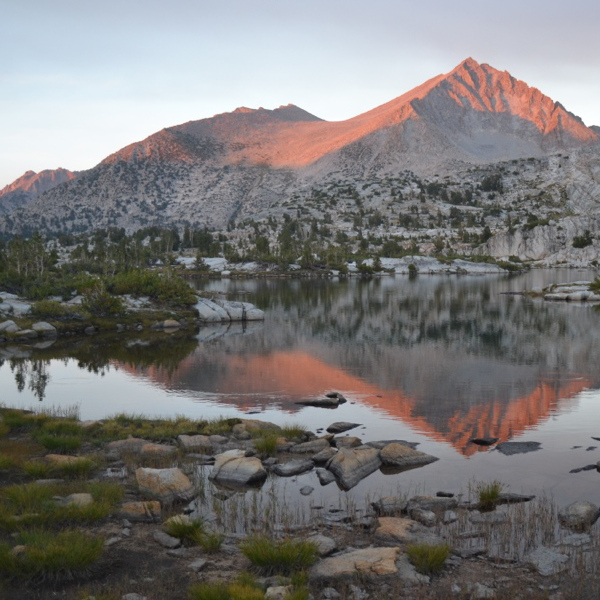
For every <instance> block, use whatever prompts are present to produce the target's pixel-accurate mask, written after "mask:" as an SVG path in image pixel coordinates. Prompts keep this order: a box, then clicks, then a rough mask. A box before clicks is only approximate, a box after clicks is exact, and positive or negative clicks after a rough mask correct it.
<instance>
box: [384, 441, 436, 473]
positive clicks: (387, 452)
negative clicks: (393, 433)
mask: <svg viewBox="0 0 600 600" xmlns="http://www.w3.org/2000/svg"><path fill="white" fill-rule="evenodd" d="M380 457H381V462H382V463H383V464H384V465H385V466H390V467H400V468H401V467H407V468H411V467H417V466H422V465H428V464H430V463H432V462H435V461H436V460H438V459H437V458H436V457H435V456H431V455H430V454H425V452H420V451H419V450H414V449H413V448H409V447H408V446H405V445H404V444H398V443H395V442H394V443H391V444H387V445H386V446H384V447H383V448H382V449H381V451H380Z"/></svg>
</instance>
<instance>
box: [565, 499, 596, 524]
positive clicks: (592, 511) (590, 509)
mask: <svg viewBox="0 0 600 600" xmlns="http://www.w3.org/2000/svg"><path fill="white" fill-rule="evenodd" d="M599 514H600V513H599V511H598V507H597V506H596V505H595V504H593V503H591V502H587V501H586V500H580V501H578V502H573V503H571V504H569V506H566V507H565V508H563V509H561V510H560V511H559V512H558V520H559V521H560V523H561V525H563V526H564V527H568V528H569V529H575V530H576V531H582V530H584V529H588V528H589V527H591V526H592V525H593V524H594V523H595V522H596V521H597V519H598V516H599Z"/></svg>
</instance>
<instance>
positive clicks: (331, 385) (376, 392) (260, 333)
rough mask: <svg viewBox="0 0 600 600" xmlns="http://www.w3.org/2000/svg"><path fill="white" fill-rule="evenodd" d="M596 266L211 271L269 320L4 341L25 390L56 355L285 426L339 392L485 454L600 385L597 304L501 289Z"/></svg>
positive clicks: (212, 287)
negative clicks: (30, 342)
mask: <svg viewBox="0 0 600 600" xmlns="http://www.w3.org/2000/svg"><path fill="white" fill-rule="evenodd" d="M593 276H594V273H585V272H584V273H582V272H575V271H566V270H565V271H550V272H547V271H536V272H531V273H528V274H525V275H521V276H516V277H515V276H513V277H508V276H507V277H497V276H496V277H480V278H478V277H446V276H424V275H421V276H419V277H417V278H416V279H408V278H398V277H396V278H381V279H373V280H370V281H362V280H357V279H351V280H347V281H340V282H335V281H334V282H331V281H326V280H251V281H248V280H221V281H210V282H208V283H202V284H199V286H200V287H202V286H203V287H204V289H205V291H207V292H209V293H211V294H221V293H226V294H227V297H229V298H236V299H237V298H243V299H247V300H249V301H251V302H254V303H256V304H257V305H258V306H259V307H260V308H262V309H263V310H265V312H266V316H267V319H266V321H265V323H264V324H253V325H252V327H251V328H249V329H248V328H245V327H243V326H242V325H240V324H237V325H236V324H234V325H230V326H212V327H203V328H201V329H200V332H199V334H198V336H197V337H196V338H195V339H190V338H189V337H186V336H185V335H183V334H180V335H179V337H167V336H166V335H165V334H161V335H162V336H163V337H162V338H161V337H159V338H156V337H149V338H148V339H147V340H146V338H144V337H143V336H142V337H141V338H140V339H139V340H135V339H134V340H126V341H125V338H116V339H115V338H111V340H112V341H110V342H109V341H107V342H106V343H105V344H99V343H97V340H96V338H90V339H89V340H84V341H83V342H80V343H78V346H77V347H72V346H71V347H68V346H65V347H61V348H60V349H58V348H57V349H53V348H46V349H44V350H43V351H42V350H40V351H35V350H33V349H32V350H31V351H30V355H29V356H26V357H21V358H19V357H15V356H11V355H10V352H9V349H7V348H4V349H2V356H4V358H5V360H6V361H7V362H8V364H9V365H10V368H11V369H12V370H13V373H14V374H15V379H16V381H17V384H18V387H19V389H24V388H25V387H26V383H25V382H26V380H27V377H30V383H29V387H31V388H32V389H33V390H34V391H35V390H37V395H38V397H43V395H44V393H45V389H46V386H48V385H50V386H51V385H52V384H51V380H52V367H51V363H52V360H54V359H55V357H60V358H62V359H63V360H66V359H67V357H75V358H76V360H77V361H78V363H79V364H80V366H81V368H82V369H86V370H88V371H90V372H99V371H102V370H106V369H107V368H109V367H110V365H113V366H118V367H119V368H120V369H122V370H125V371H126V372H127V373H129V374H131V375H132V376H134V377H135V378H139V379H141V380H144V381H149V382H152V383H153V384H155V385H156V386H158V387H159V388H161V389H164V390H166V391H167V392H168V393H170V394H180V395H182V396H188V397H191V398H195V399H198V394H200V398H201V395H202V394H206V395H209V396H210V397H211V398H215V399H216V402H218V403H219V404H220V405H222V406H223V407H227V406H229V407H231V408H235V409H237V410H239V411H242V412H248V411H251V410H252V412H253V411H256V410H268V411H269V415H270V416H272V413H273V411H274V410H277V411H279V412H280V413H281V415H282V416H281V418H280V420H281V421H282V422H283V421H285V419H286V417H285V415H288V416H289V415H292V414H293V413H297V412H298V411H301V410H302V411H303V413H302V414H301V415H300V416H299V417H298V420H299V421H300V422H302V415H303V414H309V413H307V412H304V411H306V409H302V408H301V407H300V406H299V405H298V404H296V402H298V401H299V400H305V399H307V398H312V397H319V396H321V395H322V394H323V393H325V392H327V391H331V390H338V391H341V392H342V393H344V394H345V395H346V396H347V397H348V399H349V400H350V401H351V402H356V403H357V405H360V406H362V407H364V408H366V409H368V410H370V411H372V412H373V415H374V417H373V422H372V423H371V425H374V424H376V422H377V419H385V420H390V419H392V420H399V421H402V422H403V423H404V424H405V425H407V426H408V427H409V428H410V429H411V430H412V431H414V432H416V433H419V434H423V435H424V436H426V437H427V438H429V439H432V440H435V441H439V442H445V443H449V444H451V445H452V446H453V447H454V448H455V449H456V450H457V451H458V452H460V453H461V454H463V455H467V456H469V455H472V454H474V453H476V452H478V451H479V450H482V449H481V448H479V447H477V446H474V445H473V444H470V443H469V441H470V440H471V439H472V438H473V437H484V436H489V437H497V438H500V440H501V441H507V440H510V439H512V438H514V437H515V436H517V435H519V434H521V433H523V432H525V431H528V430H531V429H532V428H535V427H536V426H538V425H539V424H540V423H542V422H544V421H545V420H547V419H548V418H549V417H550V416H551V415H553V414H555V413H557V412H560V409H561V406H563V405H568V403H569V399H571V398H574V397H576V396H577V395H578V394H579V393H580V392H582V390H584V389H586V388H596V387H598V381H597V375H596V373H597V365H598V364H600V363H599V361H600V345H598V344H597V334H596V332H597V331H598V324H599V319H600V315H599V314H598V313H597V312H596V311H595V310H594V309H592V308H591V307H587V306H575V305H566V304H551V303H544V302H543V301H537V300H536V301H531V300H528V299H526V298H523V297H517V296H513V295H503V294H502V292H510V291H521V290H522V289H526V288H532V287H536V286H540V285H545V284H547V283H550V282H554V281H565V280H580V279H591V278H592V277H593ZM156 339H158V340H159V342H158V343H157V341H156ZM40 382H41V384H40ZM41 388H42V389H41ZM40 389H41V394H40ZM103 401H104V402H105V404H106V414H113V413H115V412H118V411H119V410H120V409H119V406H118V400H116V405H113V404H111V399H110V398H109V399H104V400H103ZM200 401H201V400H200ZM13 404H14V402H13ZM349 406H350V405H349ZM178 410H179V411H181V409H180V408H178ZM313 410H314V409H313ZM83 411H84V410H83ZM147 412H148V413H149V414H152V413H153V412H154V411H153V407H152V406H148V408H147ZM338 415H339V418H338ZM330 417H332V419H331V420H342V418H343V419H344V420H352V419H351V410H350V409H344V412H342V409H340V410H339V411H338V412H337V413H327V414H326V415H325V414H323V413H320V416H319V418H320V419H321V420H327V419H329V418H330ZM367 425H369V424H367ZM369 436H370V439H376V437H377V434H376V431H371V432H370V433H369Z"/></svg>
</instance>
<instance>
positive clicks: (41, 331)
mask: <svg viewBox="0 0 600 600" xmlns="http://www.w3.org/2000/svg"><path fill="white" fill-rule="evenodd" d="M31 329H33V330H34V331H35V332H36V333H37V334H38V335H41V336H44V337H54V336H56V335H58V331H57V330H56V327H54V325H51V324H50V323H47V322H46V321H38V322H37V323H34V324H33V325H32V326H31Z"/></svg>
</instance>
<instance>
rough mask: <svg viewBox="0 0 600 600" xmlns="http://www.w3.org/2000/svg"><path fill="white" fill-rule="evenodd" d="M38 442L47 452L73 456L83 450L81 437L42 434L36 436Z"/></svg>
mask: <svg viewBox="0 0 600 600" xmlns="http://www.w3.org/2000/svg"><path fill="white" fill-rule="evenodd" d="M35 439H36V441H37V442H39V443H40V444H41V445H42V446H44V448H46V450H50V451H51V452H58V453H61V454H63V453H64V454H71V453H73V452H77V450H79V448H81V444H82V443H83V440H82V439H81V437H74V436H62V435H52V434H40V435H38V436H36V438H35Z"/></svg>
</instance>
